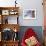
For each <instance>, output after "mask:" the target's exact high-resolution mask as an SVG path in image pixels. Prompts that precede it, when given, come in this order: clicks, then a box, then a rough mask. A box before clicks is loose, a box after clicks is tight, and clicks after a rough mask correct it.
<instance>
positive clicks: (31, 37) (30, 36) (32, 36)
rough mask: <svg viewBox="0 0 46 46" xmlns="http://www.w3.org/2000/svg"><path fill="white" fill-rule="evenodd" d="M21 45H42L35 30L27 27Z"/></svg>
mask: <svg viewBox="0 0 46 46" xmlns="http://www.w3.org/2000/svg"><path fill="white" fill-rule="evenodd" d="M21 46H42V45H41V43H40V42H39V40H38V37H37V34H36V32H34V30H33V29H32V28H28V29H27V30H26V32H25V34H24V36H23V38H22V42H21Z"/></svg>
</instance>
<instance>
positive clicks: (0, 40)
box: [0, 32, 1, 41]
mask: <svg viewBox="0 0 46 46" xmlns="http://www.w3.org/2000/svg"><path fill="white" fill-rule="evenodd" d="M0 41H1V32H0Z"/></svg>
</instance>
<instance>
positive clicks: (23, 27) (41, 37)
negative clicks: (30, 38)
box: [19, 26, 43, 43]
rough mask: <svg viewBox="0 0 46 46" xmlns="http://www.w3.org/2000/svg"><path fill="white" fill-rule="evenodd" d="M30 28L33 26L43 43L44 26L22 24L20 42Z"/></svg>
mask: <svg viewBox="0 0 46 46" xmlns="http://www.w3.org/2000/svg"><path fill="white" fill-rule="evenodd" d="M28 28H32V29H33V30H34V31H35V32H36V33H37V37H38V39H39V41H40V42H41V43H43V30H42V26H21V27H20V32H19V39H20V42H21V40H22V38H23V35H24V33H25V31H26V30H27V29H28Z"/></svg>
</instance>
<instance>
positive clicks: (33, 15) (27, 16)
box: [23, 9, 36, 19]
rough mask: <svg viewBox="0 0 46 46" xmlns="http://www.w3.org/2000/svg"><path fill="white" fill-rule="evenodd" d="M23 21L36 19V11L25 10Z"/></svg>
mask: <svg viewBox="0 0 46 46" xmlns="http://www.w3.org/2000/svg"><path fill="white" fill-rule="evenodd" d="M23 19H36V9H25V10H24V11H23Z"/></svg>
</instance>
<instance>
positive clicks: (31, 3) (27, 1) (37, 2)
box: [0, 0, 43, 26]
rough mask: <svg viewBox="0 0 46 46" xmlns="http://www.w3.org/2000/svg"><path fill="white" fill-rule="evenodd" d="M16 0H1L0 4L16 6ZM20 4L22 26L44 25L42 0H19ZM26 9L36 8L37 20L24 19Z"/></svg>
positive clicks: (20, 22)
mask: <svg viewBox="0 0 46 46" xmlns="http://www.w3.org/2000/svg"><path fill="white" fill-rule="evenodd" d="M14 1H15V0H9V1H8V0H0V6H2V7H3V6H14V5H15V3H14ZM17 2H18V4H19V5H18V6H20V9H21V10H20V13H21V14H20V15H21V16H20V18H19V24H20V25H21V26H43V6H42V0H17ZM24 9H36V19H35V20H32V19H30V20H24V19H23V10H24Z"/></svg>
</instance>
